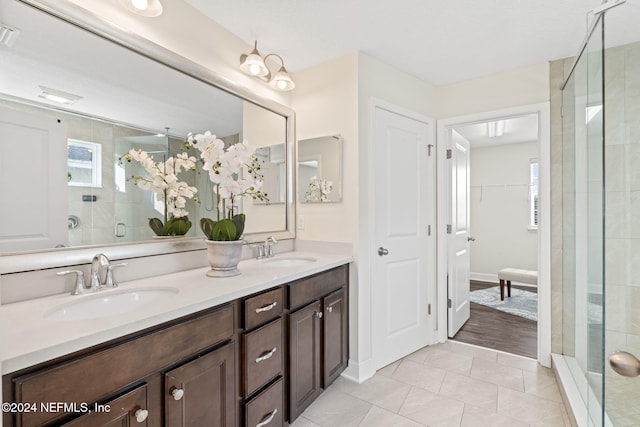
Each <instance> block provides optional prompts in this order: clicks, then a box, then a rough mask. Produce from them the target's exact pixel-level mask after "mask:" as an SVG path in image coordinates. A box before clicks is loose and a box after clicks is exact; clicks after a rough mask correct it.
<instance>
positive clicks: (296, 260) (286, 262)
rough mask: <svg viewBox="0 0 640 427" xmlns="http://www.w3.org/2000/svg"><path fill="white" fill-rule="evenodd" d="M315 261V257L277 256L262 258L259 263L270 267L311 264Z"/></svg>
mask: <svg viewBox="0 0 640 427" xmlns="http://www.w3.org/2000/svg"><path fill="white" fill-rule="evenodd" d="M316 261H317V259H315V258H310V257H278V258H267V259H265V260H262V261H261V263H262V264H264V265H267V266H271V267H297V266H300V265H306V264H311V263H312V262H316Z"/></svg>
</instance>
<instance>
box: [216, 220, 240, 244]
mask: <svg viewBox="0 0 640 427" xmlns="http://www.w3.org/2000/svg"><path fill="white" fill-rule="evenodd" d="M236 234H237V231H236V226H235V225H234V224H233V221H231V220H230V219H227V218H225V219H221V220H220V221H218V222H217V223H216V225H215V226H214V227H213V232H212V235H211V237H212V238H211V239H210V240H217V241H231V240H238V239H236Z"/></svg>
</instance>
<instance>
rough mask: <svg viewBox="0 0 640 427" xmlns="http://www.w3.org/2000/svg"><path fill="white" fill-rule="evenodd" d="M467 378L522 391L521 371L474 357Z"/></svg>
mask: <svg viewBox="0 0 640 427" xmlns="http://www.w3.org/2000/svg"><path fill="white" fill-rule="evenodd" d="M469 376H470V377H471V378H475V379H477V380H483V381H486V382H488V383H491V384H495V385H498V386H502V387H508V388H511V389H513V390H518V391H524V379H523V377H522V369H518V368H512V367H510V366H505V365H501V364H499V363H497V362H491V361H489V360H485V359H480V358H477V357H476V358H474V359H473V365H472V366H471V374H470V375H469Z"/></svg>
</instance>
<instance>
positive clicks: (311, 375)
mask: <svg viewBox="0 0 640 427" xmlns="http://www.w3.org/2000/svg"><path fill="white" fill-rule="evenodd" d="M321 317H322V307H321V305H320V301H315V302H312V303H311V304H309V305H307V306H306V307H304V308H301V309H300V310H298V311H296V312H294V313H291V314H289V354H290V357H289V381H290V386H289V400H290V405H289V410H290V417H289V421H290V422H293V420H295V419H296V418H297V417H298V416H299V415H300V414H301V413H302V412H303V411H304V410H305V408H306V407H307V406H309V405H310V404H311V402H313V401H314V400H315V398H316V397H318V396H319V395H320V393H321V392H322V388H321V384H320V356H321V353H320V323H321Z"/></svg>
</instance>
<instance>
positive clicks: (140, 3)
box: [131, 0, 149, 10]
mask: <svg viewBox="0 0 640 427" xmlns="http://www.w3.org/2000/svg"><path fill="white" fill-rule="evenodd" d="M131 4H132V5H133V7H135V8H136V9H138V10H147V8H148V7H149V0H131Z"/></svg>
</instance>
